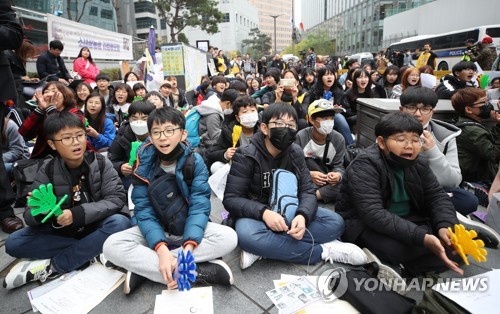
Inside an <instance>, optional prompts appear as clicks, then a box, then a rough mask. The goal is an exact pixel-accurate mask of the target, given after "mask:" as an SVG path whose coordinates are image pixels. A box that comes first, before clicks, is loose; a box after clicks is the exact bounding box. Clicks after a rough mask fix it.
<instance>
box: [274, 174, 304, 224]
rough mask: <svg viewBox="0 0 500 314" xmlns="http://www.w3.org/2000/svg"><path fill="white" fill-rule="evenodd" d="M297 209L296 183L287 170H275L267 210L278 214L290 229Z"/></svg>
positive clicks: (293, 176) (292, 175)
mask: <svg viewBox="0 0 500 314" xmlns="http://www.w3.org/2000/svg"><path fill="white" fill-rule="evenodd" d="M297 207H299V198H298V181H297V177H296V176H295V174H293V173H292V172H290V171H288V170H284V169H276V171H274V174H273V181H272V186H271V195H270V197H269V208H270V209H271V210H272V211H275V212H277V213H278V214H280V215H281V216H282V217H283V218H284V219H285V223H286V224H287V225H288V226H289V227H290V225H291V224H292V220H293V219H294V218H295V213H296V212H297Z"/></svg>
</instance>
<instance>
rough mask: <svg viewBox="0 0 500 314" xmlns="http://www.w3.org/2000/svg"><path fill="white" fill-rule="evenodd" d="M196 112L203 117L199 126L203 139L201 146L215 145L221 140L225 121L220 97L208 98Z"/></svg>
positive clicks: (199, 132)
mask: <svg viewBox="0 0 500 314" xmlns="http://www.w3.org/2000/svg"><path fill="white" fill-rule="evenodd" d="M196 110H197V111H198V113H199V114H200V115H201V118H200V124H199V125H198V134H199V135H200V138H201V139H200V146H202V147H208V146H210V145H214V144H215V143H216V141H217V139H218V138H219V135H220V132H221V128H222V122H223V121H224V112H223V111H222V108H221V106H220V100H219V97H217V95H212V96H210V97H208V99H207V100H204V101H202V102H201V104H200V105H199V106H197V107H196Z"/></svg>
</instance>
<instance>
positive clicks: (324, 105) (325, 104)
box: [307, 99, 345, 117]
mask: <svg viewBox="0 0 500 314" xmlns="http://www.w3.org/2000/svg"><path fill="white" fill-rule="evenodd" d="M325 111H330V112H331V113H332V115H333V114H335V113H338V112H345V109H344V108H341V107H337V108H335V107H334V106H333V104H332V103H331V102H330V101H328V100H326V99H318V100H315V101H313V102H312V104H310V105H309V108H308V109H307V115H308V116H309V117H312V116H313V115H314V114H316V113H319V112H325Z"/></svg>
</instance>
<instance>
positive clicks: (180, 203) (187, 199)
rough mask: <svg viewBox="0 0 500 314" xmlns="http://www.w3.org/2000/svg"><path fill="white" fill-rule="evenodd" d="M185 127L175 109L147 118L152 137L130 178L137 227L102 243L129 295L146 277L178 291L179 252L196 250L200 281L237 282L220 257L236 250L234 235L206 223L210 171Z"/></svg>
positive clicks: (206, 282) (208, 204) (231, 231)
mask: <svg viewBox="0 0 500 314" xmlns="http://www.w3.org/2000/svg"><path fill="white" fill-rule="evenodd" d="M185 126H186V119H185V117H184V115H182V113H181V112H180V111H178V110H176V109H173V108H160V109H156V110H154V111H153V112H152V113H151V114H150V115H149V117H148V130H149V134H150V139H149V140H146V142H145V143H144V144H143V146H141V147H140V148H139V150H138V152H137V163H136V170H135V171H134V174H133V179H132V183H133V184H134V189H133V191H132V201H133V202H134V204H135V209H134V211H135V216H134V217H133V219H132V220H133V224H134V225H135V226H133V227H132V228H130V229H128V230H126V231H123V232H120V233H117V234H115V235H113V236H111V237H110V238H109V239H108V241H107V242H106V243H105V245H104V252H105V253H104V255H105V256H106V258H108V259H109V260H110V261H111V262H112V263H114V264H115V265H117V266H120V267H123V268H125V269H127V270H128V273H127V277H126V280H125V285H124V289H123V291H124V293H126V294H128V293H130V291H131V290H133V289H134V288H135V287H137V285H138V284H139V283H140V282H142V281H143V279H144V277H146V278H147V279H149V280H152V281H156V282H159V283H163V284H166V285H167V286H168V288H169V289H175V288H176V286H177V282H176V281H175V278H174V276H173V274H174V272H175V270H176V267H177V255H178V253H179V252H180V250H184V251H188V250H190V251H192V252H193V255H194V258H195V262H196V263H197V272H198V277H197V281H196V283H202V284H221V285H231V284H233V276H232V273H231V270H230V269H229V267H228V266H227V265H226V264H225V263H224V262H223V261H222V260H217V258H219V257H221V256H223V255H226V254H228V253H229V252H231V251H232V250H233V249H234V248H235V247H236V245H237V239H236V233H235V232H234V230H232V229H231V228H229V227H226V226H222V225H218V224H215V223H211V222H208V218H209V215H210V193H211V191H210V187H209V185H208V182H207V181H208V170H207V168H206V166H205V163H204V161H203V159H202V158H201V156H200V155H198V154H197V153H193V152H191V151H190V149H189V147H188V146H187V145H185V144H184V143H182V142H183V141H185V140H186V137H187V131H186V130H185ZM189 168H191V169H189ZM189 172H191V177H192V182H190V183H188V182H186V181H187V180H188V178H187V177H186V176H187V175H189ZM207 261H208V263H203V262H207Z"/></svg>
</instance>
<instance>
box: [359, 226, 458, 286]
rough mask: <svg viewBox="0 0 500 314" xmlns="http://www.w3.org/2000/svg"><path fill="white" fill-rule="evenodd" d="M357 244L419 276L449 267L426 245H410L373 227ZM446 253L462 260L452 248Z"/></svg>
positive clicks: (452, 258)
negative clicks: (452, 252)
mask: <svg viewBox="0 0 500 314" xmlns="http://www.w3.org/2000/svg"><path fill="white" fill-rule="evenodd" d="M426 227H427V229H428V230H429V232H432V229H431V227H430V226H426ZM356 244H357V245H358V246H360V247H366V248H368V249H369V250H370V251H371V252H372V253H373V254H375V255H377V257H378V258H379V259H380V260H381V261H382V262H383V263H387V264H389V265H399V264H402V265H403V267H404V268H405V270H406V271H408V273H409V274H410V275H412V276H419V275H422V274H424V273H426V272H432V271H437V272H442V271H445V270H447V269H448V268H447V267H446V265H445V264H444V262H443V261H441V259H439V257H437V255H435V254H434V253H433V252H432V251H430V250H429V249H427V248H426V247H423V246H416V245H408V244H406V243H403V242H401V241H398V240H397V239H394V238H391V237H389V236H386V235H383V234H381V233H378V232H376V231H374V230H372V229H365V231H363V232H362V233H361V235H360V236H359V237H358V239H357V240H356ZM446 255H448V258H449V259H451V260H452V261H455V262H457V263H458V262H460V261H461V258H460V256H459V255H458V254H457V255H452V254H451V250H448V249H446Z"/></svg>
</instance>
